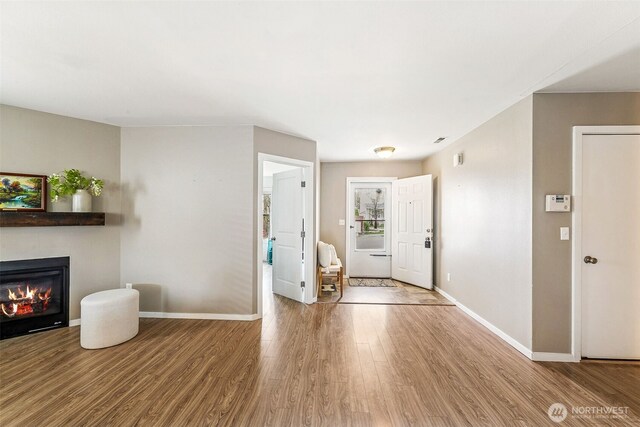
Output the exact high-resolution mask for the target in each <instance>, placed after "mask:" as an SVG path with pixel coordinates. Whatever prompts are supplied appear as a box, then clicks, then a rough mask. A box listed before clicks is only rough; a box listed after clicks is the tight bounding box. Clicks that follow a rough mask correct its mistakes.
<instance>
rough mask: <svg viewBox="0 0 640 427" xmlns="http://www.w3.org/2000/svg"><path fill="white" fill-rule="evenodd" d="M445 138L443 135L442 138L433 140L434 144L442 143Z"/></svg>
mask: <svg viewBox="0 0 640 427" xmlns="http://www.w3.org/2000/svg"><path fill="white" fill-rule="evenodd" d="M444 140H445V137H444V136H441V137H440V138H438V139H436V140H435V141H433V143H434V144H440V143H441V142H442V141H444Z"/></svg>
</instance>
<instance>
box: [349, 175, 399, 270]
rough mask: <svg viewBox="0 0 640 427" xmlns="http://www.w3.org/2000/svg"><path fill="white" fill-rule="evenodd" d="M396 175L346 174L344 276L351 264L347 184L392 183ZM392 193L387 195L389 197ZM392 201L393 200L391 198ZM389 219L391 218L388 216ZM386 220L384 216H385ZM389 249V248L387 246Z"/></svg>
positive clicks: (350, 213)
mask: <svg viewBox="0 0 640 427" xmlns="http://www.w3.org/2000/svg"><path fill="white" fill-rule="evenodd" d="M397 179H398V177H395V176H348V177H347V186H346V190H345V194H346V195H347V198H346V207H345V217H344V220H345V231H344V240H345V254H344V257H345V267H344V274H345V276H344V277H349V266H350V265H351V262H350V261H351V216H352V211H351V209H350V206H351V191H349V186H351V184H352V183H356V182H384V183H392V182H393V181H395V180H397ZM392 196H393V195H391V194H390V195H389V198H390V199H391V197H392ZM391 203H393V200H391ZM389 213H391V209H389ZM389 219H391V218H390V217H389ZM385 220H386V218H385ZM389 250H391V248H389Z"/></svg>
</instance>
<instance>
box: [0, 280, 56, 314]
mask: <svg viewBox="0 0 640 427" xmlns="http://www.w3.org/2000/svg"><path fill="white" fill-rule="evenodd" d="M7 295H8V297H9V300H8V301H3V302H2V303H0V310H2V314H3V315H5V316H6V317H14V316H22V315H25V314H31V313H42V312H44V311H45V310H46V309H47V307H48V306H49V300H50V299H51V288H47V289H46V290H44V289H43V290H40V288H37V287H34V288H32V287H31V286H30V285H29V284H27V285H26V290H24V289H22V286H19V287H18V288H17V289H16V290H15V292H14V291H13V290H11V289H8V293H7Z"/></svg>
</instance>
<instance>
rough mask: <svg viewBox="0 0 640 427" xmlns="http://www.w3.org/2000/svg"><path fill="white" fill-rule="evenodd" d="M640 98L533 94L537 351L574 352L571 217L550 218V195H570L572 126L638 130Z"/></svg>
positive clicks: (554, 216) (556, 214)
mask: <svg viewBox="0 0 640 427" xmlns="http://www.w3.org/2000/svg"><path fill="white" fill-rule="evenodd" d="M639 124H640V93H579V94H535V95H533V350H534V351H539V352H555V353H569V352H570V351H571V242H570V241H561V240H560V237H559V236H560V227H562V226H567V227H568V226H571V214H570V213H553V214H550V213H545V212H544V196H545V194H570V193H571V186H572V181H571V174H572V138H573V137H572V131H573V130H572V127H573V126H579V125H639Z"/></svg>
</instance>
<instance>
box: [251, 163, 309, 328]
mask: <svg viewBox="0 0 640 427" xmlns="http://www.w3.org/2000/svg"><path fill="white" fill-rule="evenodd" d="M313 178H314V176H313V163H311V162H307V161H303V160H297V159H290V158H285V157H280V156H274V155H269V154H264V153H258V200H257V206H258V210H257V211H258V212H257V221H258V227H257V236H256V237H257V242H258V244H257V245H256V246H257V266H256V268H257V271H256V273H257V274H256V277H257V295H258V301H257V302H258V314H259V315H260V317H262V316H264V315H265V314H267V313H268V312H269V311H271V310H272V309H273V303H274V301H275V298H277V297H275V298H274V295H276V296H282V297H285V298H289V299H292V300H295V301H298V302H303V303H311V302H313V297H314V293H313V292H312V289H313V286H314V272H313V270H314V262H310V261H308V260H312V259H313V254H314V250H313V249H314V248H313V245H314V244H315V233H314V230H313V224H314V211H313V188H314V187H313V181H314V180H313ZM307 284H309V285H308V286H307Z"/></svg>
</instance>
